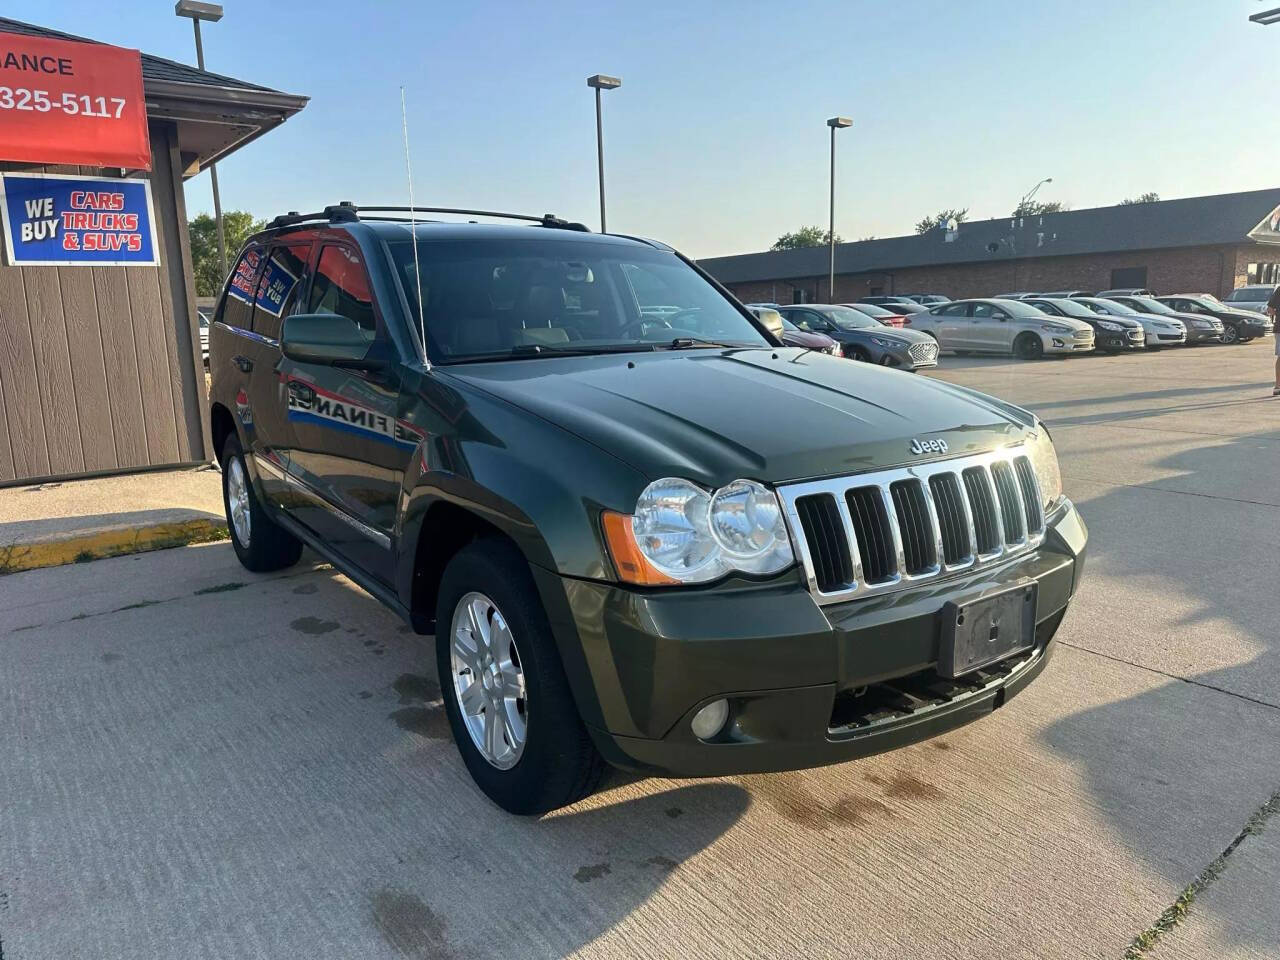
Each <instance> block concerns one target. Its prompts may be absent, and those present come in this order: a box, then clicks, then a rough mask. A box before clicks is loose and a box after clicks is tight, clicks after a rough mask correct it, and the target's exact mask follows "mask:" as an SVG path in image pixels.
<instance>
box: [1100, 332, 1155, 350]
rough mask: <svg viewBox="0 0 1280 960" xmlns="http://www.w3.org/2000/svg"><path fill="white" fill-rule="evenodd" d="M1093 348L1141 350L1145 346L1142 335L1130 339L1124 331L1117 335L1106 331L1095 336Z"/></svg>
mask: <svg viewBox="0 0 1280 960" xmlns="http://www.w3.org/2000/svg"><path fill="white" fill-rule="evenodd" d="M1094 346H1096V347H1097V348H1098V349H1099V350H1141V349H1143V348H1144V347H1145V346H1146V343H1145V340H1144V338H1143V336H1142V335H1138V336H1136V337H1131V336H1129V334H1128V332H1127V331H1124V330H1121V331H1119V332H1118V333H1112V332H1111V331H1109V330H1108V331H1104V332H1102V333H1099V334H1098V335H1097V337H1096V338H1095V339H1094Z"/></svg>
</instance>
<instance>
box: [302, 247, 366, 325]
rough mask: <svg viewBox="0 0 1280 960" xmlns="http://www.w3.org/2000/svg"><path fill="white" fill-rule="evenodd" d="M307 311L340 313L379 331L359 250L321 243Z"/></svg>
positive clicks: (341, 315)
mask: <svg viewBox="0 0 1280 960" xmlns="http://www.w3.org/2000/svg"><path fill="white" fill-rule="evenodd" d="M307 312H308V313H336V314H337V315H338V316H340V317H346V318H347V319H349V320H354V321H355V322H356V323H357V324H359V325H360V326H361V327H362V328H363V329H364V330H365V331H366V332H367V333H369V334H373V333H375V332H376V331H377V329H378V322H377V320H376V319H375V317H374V313H373V294H372V293H371V292H370V288H369V275H368V274H367V273H365V269H364V259H363V258H362V257H361V256H360V252H359V251H358V250H356V249H355V248H354V247H348V246H346V245H345V244H344V245H341V246H339V245H335V244H326V245H325V246H324V247H321V249H320V260H319V261H318V262H317V263H316V272H315V277H314V278H313V279H312V281H311V296H310V298H309V299H308V302H307Z"/></svg>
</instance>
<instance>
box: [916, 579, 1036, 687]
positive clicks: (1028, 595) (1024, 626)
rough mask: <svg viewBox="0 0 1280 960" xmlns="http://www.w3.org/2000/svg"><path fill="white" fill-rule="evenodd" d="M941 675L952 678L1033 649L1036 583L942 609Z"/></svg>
mask: <svg viewBox="0 0 1280 960" xmlns="http://www.w3.org/2000/svg"><path fill="white" fill-rule="evenodd" d="M941 616H942V631H941V636H940V638H939V639H940V641H941V642H940V645H939V648H938V672H939V673H940V674H942V676H944V677H947V678H949V679H954V678H956V677H960V676H963V675H964V674H966V673H972V672H973V671H974V670H978V669H980V668H982V667H985V666H988V665H990V664H992V663H996V662H997V661H1000V660H1004V659H1005V658H1006V657H1010V656H1012V655H1014V654H1015V653H1020V652H1021V651H1023V650H1030V649H1031V648H1032V647H1033V646H1034V645H1035V638H1036V582H1035V581H1034V580H1023V581H1020V582H1019V583H1016V584H1014V585H1013V586H1010V587H1003V588H1001V589H999V590H995V591H992V592H990V593H984V594H981V595H979V596H977V597H974V598H973V599H971V600H966V601H963V602H962V603H955V602H952V601H948V602H947V603H946V604H944V605H943V608H942V613H941Z"/></svg>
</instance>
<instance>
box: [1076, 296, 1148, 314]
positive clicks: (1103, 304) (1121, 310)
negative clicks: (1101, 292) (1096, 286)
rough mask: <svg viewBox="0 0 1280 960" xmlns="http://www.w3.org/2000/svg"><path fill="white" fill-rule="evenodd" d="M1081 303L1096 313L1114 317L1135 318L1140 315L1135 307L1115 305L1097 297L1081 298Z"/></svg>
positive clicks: (1121, 304)
mask: <svg viewBox="0 0 1280 960" xmlns="http://www.w3.org/2000/svg"><path fill="white" fill-rule="evenodd" d="M1079 299H1080V302H1081V303H1083V304H1084V305H1085V306H1086V307H1088V308H1089V309H1090V310H1092V311H1093V312H1094V313H1109V314H1111V315H1112V316H1121V317H1134V316H1137V315H1138V311H1137V310H1135V309H1133V307H1126V306H1125V305H1124V304H1123V303H1115V302H1114V301H1111V300H1101V299H1099V298H1097V297H1081V298H1079Z"/></svg>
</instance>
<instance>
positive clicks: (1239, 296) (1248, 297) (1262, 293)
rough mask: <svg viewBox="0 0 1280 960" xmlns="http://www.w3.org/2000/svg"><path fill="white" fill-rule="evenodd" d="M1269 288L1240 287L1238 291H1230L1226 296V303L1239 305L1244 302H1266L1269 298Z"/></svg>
mask: <svg viewBox="0 0 1280 960" xmlns="http://www.w3.org/2000/svg"><path fill="white" fill-rule="evenodd" d="M1271 289H1272V288H1271V287H1241V288H1240V289H1239V290H1232V291H1231V293H1230V294H1229V295H1228V296H1227V303H1240V302H1241V301H1245V302H1248V303H1257V302H1259V301H1262V300H1267V299H1269V298H1270V297H1271Z"/></svg>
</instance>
